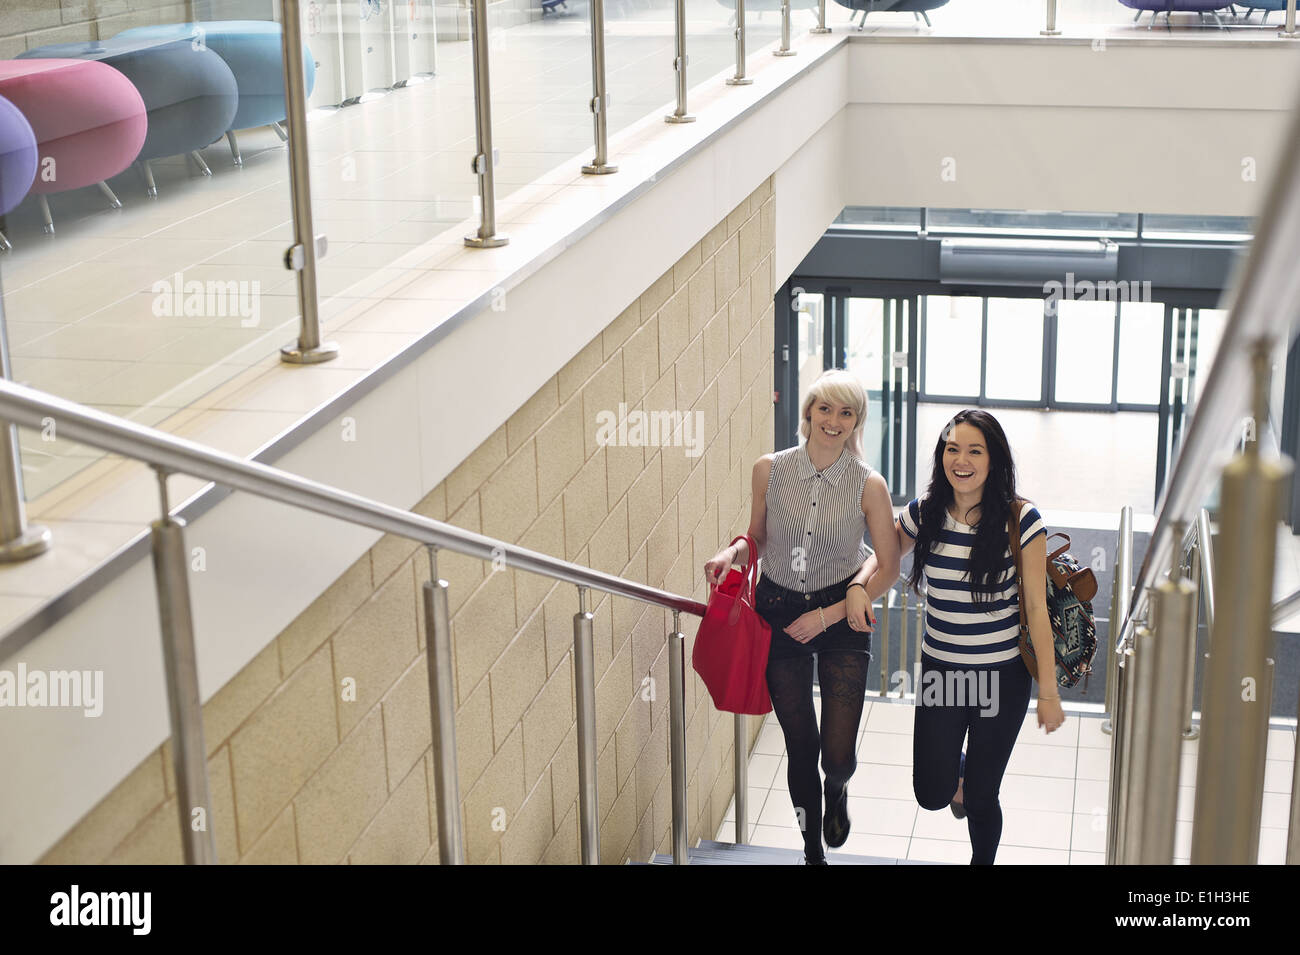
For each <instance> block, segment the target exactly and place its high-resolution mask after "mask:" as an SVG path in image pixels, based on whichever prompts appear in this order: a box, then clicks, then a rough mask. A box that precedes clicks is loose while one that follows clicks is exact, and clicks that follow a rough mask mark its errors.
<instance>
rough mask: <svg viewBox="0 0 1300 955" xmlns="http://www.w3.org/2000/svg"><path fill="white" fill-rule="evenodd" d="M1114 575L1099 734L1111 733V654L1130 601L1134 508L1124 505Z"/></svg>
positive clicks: (1114, 667) (1114, 702)
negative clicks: (1104, 717) (1104, 701)
mask: <svg viewBox="0 0 1300 955" xmlns="http://www.w3.org/2000/svg"><path fill="white" fill-rule="evenodd" d="M1111 572H1112V574H1113V575H1114V577H1113V579H1112V581H1111V583H1112V587H1111V600H1110V629H1109V633H1108V637H1107V640H1108V642H1109V649H1108V656H1107V658H1106V713H1107V714H1108V718H1107V719H1105V720H1103V721H1102V724H1101V731H1102V732H1103V733H1110V732H1112V729H1113V727H1114V717H1115V707H1116V706H1118V705H1119V696H1118V695H1117V693H1116V690H1117V689H1118V687H1117V685H1116V684H1117V681H1118V680H1119V654H1117V653H1116V652H1115V650H1114V647H1115V643H1116V641H1117V640H1118V639H1119V630H1120V627H1122V626H1124V620H1125V619H1126V618H1127V617H1128V610H1129V601H1130V600H1131V599H1132V597H1133V508H1132V506H1131V505H1129V504H1125V505H1124V506H1123V507H1122V508H1120V512H1119V536H1118V537H1117V538H1116V541H1115V557H1114V565H1113V566H1112V568H1111Z"/></svg>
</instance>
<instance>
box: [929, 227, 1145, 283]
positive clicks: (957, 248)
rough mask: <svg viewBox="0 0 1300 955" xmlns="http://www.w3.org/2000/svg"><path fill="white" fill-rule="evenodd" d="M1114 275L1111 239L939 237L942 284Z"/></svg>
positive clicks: (1116, 262)
mask: <svg viewBox="0 0 1300 955" xmlns="http://www.w3.org/2000/svg"><path fill="white" fill-rule="evenodd" d="M1118 275H1119V246H1118V245H1116V244H1115V243H1114V242H1112V241H1111V240H1110V239H1087V240H1072V241H1065V240H1053V239H943V240H941V241H940V243H939V280H940V281H941V282H950V283H962V284H977V283H979V284H982V283H988V284H991V285H1031V286H1035V285H1036V286H1041V285H1044V284H1045V283H1047V282H1053V281H1055V282H1061V283H1065V282H1067V281H1069V278H1070V277H1071V276H1073V280H1074V282H1081V281H1090V282H1107V281H1114V280H1115V278H1116V277H1117V276H1118Z"/></svg>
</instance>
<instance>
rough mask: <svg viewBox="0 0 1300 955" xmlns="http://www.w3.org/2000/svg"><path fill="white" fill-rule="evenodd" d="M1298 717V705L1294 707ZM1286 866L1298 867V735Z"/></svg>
mask: <svg viewBox="0 0 1300 955" xmlns="http://www.w3.org/2000/svg"><path fill="white" fill-rule="evenodd" d="M1296 715H1297V716H1300V704H1297V706H1296ZM1286 864H1287V865H1300V733H1297V734H1296V741H1295V760H1294V762H1293V763H1292V764H1291V818H1290V820H1289V821H1288V826H1287V836H1286Z"/></svg>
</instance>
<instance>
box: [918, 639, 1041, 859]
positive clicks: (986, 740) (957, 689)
mask: <svg viewBox="0 0 1300 955" xmlns="http://www.w3.org/2000/svg"><path fill="white" fill-rule="evenodd" d="M959 675H965V676H966V679H958V676H959ZM1032 686H1033V681H1032V680H1031V679H1030V676H1029V671H1028V670H1027V669H1025V665H1024V663H1022V662H1021V661H1020V660H1019V659H1015V660H1011V661H1009V662H1007V663H1005V664H1003V665H1002V666H999V667H993V668H990V669H987V670H969V669H959V668H957V667H953V666H951V665H948V664H944V663H940V662H939V661H937V660H934V659H932V658H931V657H929V656H928V655H925V654H923V655H922V657H921V684H920V686H919V687H918V689H917V706H916V722H915V725H914V728H913V734H912V788H913V790H914V791H915V793H916V801H917V802H918V803H920V804H921V807H922V808H923V809H930V810H937V809H946V808H948V803H949V802H951V801H952V797H953V796H954V795H956V793H957V779H958V773H959V770H960V766H961V753H962V742H963V740H966V738H967V735H968V734H969V742H968V743H967V746H966V777H965V782H964V784H963V790H962V801H963V803H964V804H965V806H966V822H967V826H968V828H969V831H970V845H971V863H972V864H974V865H992V864H993V859H994V857H995V856H996V855H997V852H998V842H999V841H1000V840H1001V838H1002V806H1001V805H1000V804H999V803H998V790H999V789H1000V788H1001V786H1002V775H1003V773H1005V772H1006V768H1007V761H1008V760H1010V759H1011V749H1012V747H1013V746H1015V744H1016V736H1017V735H1018V734H1019V733H1020V727H1021V725H1022V724H1023V723H1024V719H1025V713H1026V712H1027V711H1028V709H1029V693H1030V690H1031V688H1032Z"/></svg>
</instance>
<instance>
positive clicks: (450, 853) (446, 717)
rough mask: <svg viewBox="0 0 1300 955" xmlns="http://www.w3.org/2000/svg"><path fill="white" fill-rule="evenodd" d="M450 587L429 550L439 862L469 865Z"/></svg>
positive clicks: (428, 659) (428, 653)
mask: <svg viewBox="0 0 1300 955" xmlns="http://www.w3.org/2000/svg"><path fill="white" fill-rule="evenodd" d="M447 608H448V604H447V581H445V580H443V579H441V578H440V577H439V576H438V553H437V549H436V548H434V547H430V548H429V579H428V580H427V581H425V584H424V632H425V634H426V637H427V641H428V646H427V647H425V663H426V664H427V667H428V672H429V715H430V718H431V719H432V720H433V779H434V785H435V786H436V787H437V790H438V791H437V793H436V796H437V800H438V833H437V836H438V861H439V862H441V863H442V864H443V865H464V864H465V840H464V837H463V834H462V833H461V829H460V776H459V774H458V772H457V768H456V692H455V688H454V687H453V686H452V658H451V614H450V613H449V612H448V609H447Z"/></svg>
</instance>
